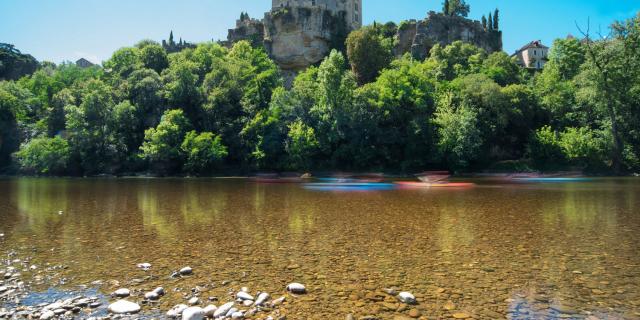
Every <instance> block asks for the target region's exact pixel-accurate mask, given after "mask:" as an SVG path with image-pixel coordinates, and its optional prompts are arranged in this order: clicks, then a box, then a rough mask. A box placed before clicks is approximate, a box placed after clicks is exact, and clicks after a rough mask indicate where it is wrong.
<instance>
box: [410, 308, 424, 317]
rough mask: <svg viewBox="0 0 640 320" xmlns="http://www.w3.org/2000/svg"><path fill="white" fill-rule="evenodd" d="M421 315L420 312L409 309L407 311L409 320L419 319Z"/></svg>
mask: <svg viewBox="0 0 640 320" xmlns="http://www.w3.org/2000/svg"><path fill="white" fill-rule="evenodd" d="M421 315H422V314H421V313H420V310H418V309H411V310H409V317H411V318H419V317H420V316H421Z"/></svg>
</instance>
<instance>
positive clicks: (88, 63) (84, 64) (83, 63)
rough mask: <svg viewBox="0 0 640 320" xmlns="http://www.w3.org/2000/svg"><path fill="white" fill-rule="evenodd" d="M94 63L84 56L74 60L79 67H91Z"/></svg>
mask: <svg viewBox="0 0 640 320" xmlns="http://www.w3.org/2000/svg"><path fill="white" fill-rule="evenodd" d="M94 65H95V64H94V63H93V62H91V61H89V60H87V59H85V58H80V59H78V61H76V66H78V67H80V68H91V67H93V66H94Z"/></svg>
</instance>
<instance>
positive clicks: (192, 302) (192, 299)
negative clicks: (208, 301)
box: [189, 297, 200, 306]
mask: <svg viewBox="0 0 640 320" xmlns="http://www.w3.org/2000/svg"><path fill="white" fill-rule="evenodd" d="M199 303H200V299H198V297H193V298H191V299H189V305H192V306H195V305H196V304H199Z"/></svg>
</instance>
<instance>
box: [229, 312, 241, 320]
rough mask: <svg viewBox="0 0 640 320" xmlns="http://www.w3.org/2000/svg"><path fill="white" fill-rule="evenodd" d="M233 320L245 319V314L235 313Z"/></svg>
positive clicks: (232, 316)
mask: <svg viewBox="0 0 640 320" xmlns="http://www.w3.org/2000/svg"><path fill="white" fill-rule="evenodd" d="M231 319H244V313H242V312H241V311H238V312H234V313H233V314H232V315H231Z"/></svg>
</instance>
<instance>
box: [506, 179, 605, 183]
mask: <svg viewBox="0 0 640 320" xmlns="http://www.w3.org/2000/svg"><path fill="white" fill-rule="evenodd" d="M513 180H514V181H522V182H536V183H554V182H556V183H559V182H589V181H593V178H513Z"/></svg>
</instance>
